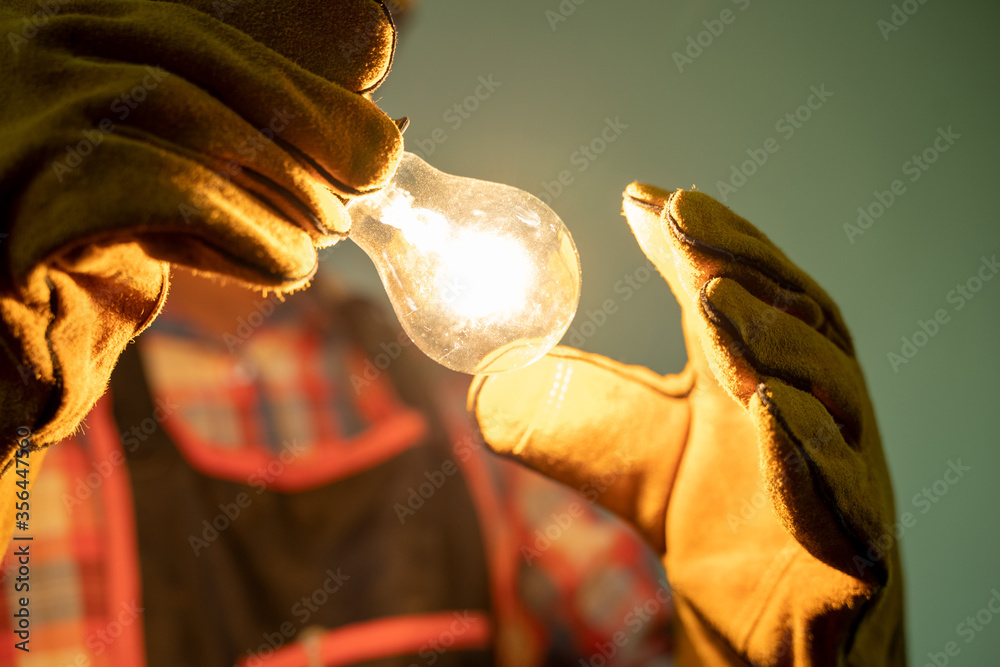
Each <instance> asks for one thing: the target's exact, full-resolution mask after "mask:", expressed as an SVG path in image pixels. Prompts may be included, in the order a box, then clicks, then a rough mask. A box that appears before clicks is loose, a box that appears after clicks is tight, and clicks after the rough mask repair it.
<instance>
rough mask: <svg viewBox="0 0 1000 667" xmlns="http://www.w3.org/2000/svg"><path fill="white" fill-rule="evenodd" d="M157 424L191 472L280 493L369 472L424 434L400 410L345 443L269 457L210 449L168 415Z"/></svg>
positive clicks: (423, 424) (418, 420) (412, 416)
mask: <svg viewBox="0 0 1000 667" xmlns="http://www.w3.org/2000/svg"><path fill="white" fill-rule="evenodd" d="M163 425H164V427H165V428H166V429H167V432H168V433H169V434H170V437H171V439H173V441H174V442H175V443H176V444H177V449H178V450H179V451H180V452H181V455H183V456H184V458H185V459H186V460H187V462H188V463H189V464H191V466H192V467H194V468H195V469H196V470H200V471H201V472H203V473H205V474H208V475H211V476H213V477H216V478H219V479H228V480H231V481H236V482H240V483H243V484H247V483H248V480H252V479H259V480H263V481H266V483H267V486H268V487H269V488H271V489H274V490H277V491H285V492H287V491H304V490H308V489H312V488H315V487H318V486H322V485H324V484H329V483H331V482H334V481H336V480H338V479H342V478H344V477H348V476H350V475H353V474H355V473H358V472H361V471H364V470H367V469H369V468H373V467H375V466H376V465H378V464H380V463H383V462H384V461H388V460H389V459H391V458H393V457H394V456H396V455H397V454H399V453H400V452H403V451H404V450H406V449H409V448H410V447H413V446H414V445H417V444H419V443H420V442H422V440H423V438H424V436H425V435H426V433H427V420H426V419H424V417H423V415H421V414H420V413H419V412H417V411H416V410H411V409H409V408H407V409H400V410H399V411H398V412H397V413H396V414H395V415H393V416H391V417H388V418H386V419H384V420H383V421H381V422H379V423H377V424H374V425H372V426H370V427H369V428H368V429H367V430H366V431H365V432H364V433H362V434H361V435H359V436H358V437H356V438H353V439H351V440H350V441H348V442H347V443H345V441H337V442H336V443H331V442H329V441H327V442H320V443H317V444H316V445H314V447H313V451H310V452H306V453H302V454H299V453H297V452H295V451H294V448H293V447H292V446H288V445H286V447H285V449H284V451H282V453H281V454H279V455H277V456H275V455H274V454H272V453H270V452H267V451H265V450H263V449H260V448H257V447H241V448H237V449H235V450H233V449H224V448H221V447H218V446H215V445H212V444H211V443H209V442H207V441H205V440H204V439H203V438H201V437H200V436H199V435H198V434H196V433H195V432H194V431H193V430H191V429H190V428H188V427H187V426H185V425H184V423H183V422H182V421H181V420H180V419H178V418H176V417H174V416H169V417H168V418H167V419H166V420H165V421H164V422H163ZM348 443H349V444H348ZM292 444H294V443H292Z"/></svg>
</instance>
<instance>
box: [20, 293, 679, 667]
mask: <svg viewBox="0 0 1000 667" xmlns="http://www.w3.org/2000/svg"><path fill="white" fill-rule="evenodd" d="M308 294H309V293H305V294H303V295H296V296H295V297H293V298H290V299H289V300H288V302H287V303H284V304H277V303H276V302H274V301H272V300H264V301H261V302H259V303H258V308H257V309H256V311H255V312H256V313H257V315H253V314H251V315H248V316H247V317H246V318H245V319H241V320H240V321H239V322H238V323H237V326H236V327H235V328H234V331H233V332H232V333H230V334H226V335H224V336H223V337H222V338H221V339H219V338H217V337H213V336H208V335H206V334H204V333H201V332H199V331H197V330H195V329H194V328H192V327H191V326H190V325H188V324H187V323H185V322H180V321H177V320H171V319H169V318H168V317H167V316H164V317H162V318H161V320H159V321H158V322H157V323H156V325H154V327H153V328H152V329H151V330H150V331H149V332H147V333H146V334H144V335H143V353H144V361H145V365H146V367H147V372H148V374H149V379H150V385H151V387H152V390H153V392H154V395H155V396H156V397H157V404H158V406H159V409H160V410H161V412H162V414H161V415H159V416H158V419H159V418H160V417H162V421H163V424H164V426H165V427H167V428H168V430H169V431H170V432H171V433H172V435H173V438H174V440H175V441H176V442H177V443H178V446H179V447H180V448H181V449H182V451H183V452H184V453H185V455H186V456H187V457H188V458H189V460H191V461H192V462H194V464H195V465H198V464H197V461H199V460H202V461H209V460H215V461H219V460H225V461H227V462H234V463H233V465H236V466H238V469H239V470H240V471H241V472H240V474H241V475H242V476H243V478H244V479H248V478H247V476H246V472H247V471H251V474H253V471H254V470H255V465H256V470H257V473H258V474H259V476H260V477H259V479H261V480H262V483H264V481H263V480H268V479H269V478H270V482H268V483H275V484H280V483H281V482H280V477H281V472H282V471H280V470H275V469H273V468H272V469H271V471H270V472H268V470H269V468H268V465H269V463H271V462H274V461H277V460H279V459H278V458H277V457H278V453H279V451H280V449H281V447H282V443H284V444H285V445H286V446H287V444H288V443H293V444H294V451H295V455H296V456H303V457H306V458H308V455H309V454H310V453H311V452H315V451H317V450H321V449H325V448H334V449H336V450H337V452H338V455H337V457H336V460H338V461H339V464H338V467H337V469H336V470H326V471H324V470H314V471H312V473H311V474H312V475H313V477H317V476H319V477H317V479H318V480H319V481H323V480H322V477H323V476H324V475H325V476H327V477H329V478H330V479H336V478H338V477H342V476H344V475H349V474H350V473H351V471H352V470H361V469H364V468H365V467H367V466H371V465H375V464H377V463H378V462H380V461H382V460H386V459H388V458H391V457H392V456H393V455H394V454H395V453H396V452H397V451H398V447H399V446H405V443H404V445H399V446H395V448H394V447H392V446H390V447H385V446H382V447H381V449H380V448H379V447H377V446H373V445H372V443H373V442H375V440H373V439H372V434H373V433H375V432H376V431H377V430H378V429H380V428H383V427H384V426H385V425H387V424H391V423H396V422H400V420H401V418H402V416H404V415H405V414H406V413H407V410H408V408H407V407H406V406H404V405H403V404H402V403H401V401H400V399H399V398H398V397H397V396H396V394H395V392H394V389H393V387H392V385H391V383H390V382H389V381H388V379H387V378H386V377H385V374H384V373H382V372H380V371H381V369H383V368H384V367H385V359H382V358H380V356H379V354H373V355H366V354H365V353H364V352H362V351H361V350H360V349H359V348H358V346H357V345H355V344H354V343H353V342H352V341H350V340H348V339H347V338H346V337H344V336H341V335H339V334H336V333H335V332H333V333H332V332H331V330H330V329H329V328H328V327H326V326H325V325H324V323H323V322H322V319H321V318H316V317H315V316H314V315H315V312H316V309H315V304H314V303H311V301H312V299H311V298H309V297H308ZM400 340H401V341H403V343H404V344H405V340H404V339H400ZM392 351H393V350H386V352H385V353H386V355H387V357H386V358H388V357H391V356H392V355H391V354H390V353H391V352H392ZM390 362H391V359H390ZM448 378H449V379H447V380H446V381H445V382H444V383H443V385H444V386H443V389H442V397H443V398H442V403H443V404H444V405H446V410H445V412H446V413H447V415H448V418H449V421H450V423H451V424H452V425H453V426H454V430H453V433H454V438H453V440H454V445H453V451H454V454H455V458H456V460H461V461H465V462H467V464H466V467H465V468H463V471H464V472H463V474H466V475H467V476H469V475H470V474H471V475H472V476H478V479H470V489H471V490H472V491H473V492H474V495H478V498H477V502H479V503H480V504H481V505H482V506H484V507H489V508H490V512H491V513H492V515H491V517H489V518H488V520H485V521H481V525H482V529H483V531H484V533H485V535H484V538H485V540H486V547H487V553H488V554H489V556H490V567H491V570H493V571H494V572H492V574H493V575H495V577H494V578H495V581H496V584H495V585H496V587H497V589H496V595H495V598H496V600H497V604H496V606H497V609H496V610H495V615H496V617H497V624H498V626H504V627H507V628H509V629H510V628H512V629H513V630H512V631H510V632H507V633H505V634H504V636H498V637H495V638H494V640H495V641H496V642H499V643H504V642H506V643H508V644H509V646H508V647H507V650H506V651H502V652H501V654H503V655H508V656H511V655H516V656H517V658H516V664H518V665H542V664H549V665H558V664H564V665H582V666H588V665H592V666H594V667H601V666H604V665H670V664H672V662H671V660H670V659H669V658H668V657H665V656H666V655H667V653H668V652H669V650H668V649H669V646H668V640H667V636H668V626H669V622H670V619H671V617H672V605H671V599H670V593H669V589H668V588H667V586H666V583H665V577H664V573H663V571H662V569H661V566H660V564H659V562H658V561H657V559H656V557H655V555H654V554H653V553H652V552H651V551H650V550H648V549H647V548H646V547H645V546H644V545H643V544H642V542H641V540H640V539H639V538H638V536H637V535H635V534H634V533H633V532H632V531H631V530H630V529H628V528H627V527H625V526H624V525H623V524H622V523H621V522H619V521H617V520H616V519H614V518H612V517H611V516H610V515H609V514H608V513H607V512H605V511H604V510H603V509H601V508H600V507H598V506H596V505H595V504H593V502H592V498H593V495H590V494H588V496H584V495H580V494H577V493H575V492H573V491H572V490H570V489H567V488H565V487H563V486H561V485H558V484H556V483H554V482H552V481H550V480H547V479H545V478H543V477H541V476H540V475H538V474H536V473H534V472H532V471H529V470H527V469H526V468H524V467H522V466H519V465H516V464H514V463H511V462H509V461H506V460H503V459H500V458H498V457H495V456H494V455H492V454H491V453H490V452H489V451H488V449H487V448H486V447H485V446H484V445H483V444H482V442H481V441H480V440H479V439H478V438H477V437H475V436H474V435H473V431H472V430H471V429H469V428H468V425H467V424H464V423H463V422H464V420H465V419H466V417H465V414H464V410H463V409H462V408H461V406H462V399H463V398H464V390H465V387H466V386H467V381H465V380H462V379H459V378H457V377H455V376H448ZM109 422H110V415H109V406H108V404H107V400H106V399H102V402H101V403H100V404H98V406H97V407H96V408H95V410H94V411H93V413H92V414H91V416H90V417H88V419H87V421H86V424H85V427H84V429H83V431H82V433H80V434H79V435H78V436H76V437H74V438H71V439H70V440H68V441H66V442H63V443H61V444H60V445H58V446H56V447H53V448H51V451H49V452H48V454H47V458H46V460H45V465H44V468H43V470H42V472H41V474H40V475H39V477H38V480H37V482H36V483H35V485H34V487H33V489H32V491H31V508H32V524H31V526H32V536H33V540H32V542H31V582H30V585H31V589H30V590H31V597H30V599H31V603H30V604H31V607H30V609H31V641H30V648H31V650H30V652H27V653H26V652H23V651H20V650H16V649H15V648H13V645H14V643H15V641H16V639H15V637H14V635H13V634H12V632H13V628H12V627H10V628H8V629H5V630H4V631H3V632H2V634H3V636H5V637H7V639H5V640H3V641H0V664H3V665H17V666H19V667H40V666H50V665H51V666H67V667H69V666H73V667H78V666H79V667H101V666H104V665H117V664H133V661H135V660H138V661H139V662H141V660H142V631H141V628H142V606H141V605H142V602H141V593H140V592H139V591H138V590H136V589H129V588H128V586H126V585H124V584H122V583H121V581H120V579H121V577H120V576H119V574H120V572H121V571H122V570H123V569H124V570H127V569H128V568H129V567H132V568H134V567H136V565H135V557H134V555H132V561H131V565H130V564H129V562H128V558H129V555H128V554H125V553H124V552H123V551H122V549H120V548H116V546H115V545H116V540H117V541H118V542H121V540H120V535H119V534H120V533H121V532H122V531H123V530H124V529H123V528H122V526H120V525H118V524H120V523H121V522H122V521H123V519H122V517H121V516H119V515H117V514H116V513H114V512H111V511H109V509H108V508H109V507H111V506H112V504H113V503H114V502H115V501H116V500H117V498H118V497H126V498H127V497H128V496H127V493H128V492H127V488H128V479H127V477H128V476H127V471H126V470H125V466H124V465H121V461H120V458H119V457H120V446H121V443H108V442H102V441H101V440H102V433H103V432H105V431H107V429H106V428H105V425H106V424H108V423H109ZM155 426H156V425H154V427H155ZM138 428H140V432H139V433H136V434H134V435H135V436H136V437H141V428H142V427H141V425H140V427H138ZM127 437H130V436H129V434H128V433H123V434H122V442H126V438H127ZM104 440H107V438H104ZM115 447H118V448H119V449H117V450H116V449H115ZM116 451H118V452H119V457H116V456H115V452H116ZM470 466H471V467H470ZM470 471H471V472H470ZM304 474H305V473H304ZM315 481H317V480H313V482H314V483H315ZM594 483H595V486H597V488H598V490H600V487H599V481H596V480H595V482H594ZM123 494H125V495H123ZM399 500H400V499H397V498H386V503H389V504H392V503H396V502H398V501H399ZM404 502H405V501H404ZM137 520H139V521H141V520H142V517H137ZM14 549H15V547H14V546H13V545H12V546H11V547H10V548H9V549H8V552H7V556H6V557H5V559H4V561H3V563H2V566H0V590H2V591H3V594H2V595H0V613H2V618H3V619H4V620H3V621H0V625H10V624H11V619H12V611H11V610H13V609H16V608H17V598H18V597H19V596H20V595H22V593H18V592H16V591H15V589H14V585H13V584H14V579H15V577H16V574H17V570H18V565H17V561H16V558H13V552H14ZM116 582H117V583H116ZM515 617H516V618H515ZM279 653H280V652H278V653H275V657H277V656H278V655H279ZM135 664H138V663H135ZM263 664H267V661H265V662H264V663H263ZM276 664H277V663H276ZM282 664H291V663H287V662H286V663H282ZM302 664H305V663H302ZM310 664H321V663H318V662H317V663H310ZM322 664H342V663H333V662H330V663H322ZM426 664H429V663H426Z"/></svg>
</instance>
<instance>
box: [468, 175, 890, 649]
mask: <svg viewBox="0 0 1000 667" xmlns="http://www.w3.org/2000/svg"><path fill="white" fill-rule="evenodd" d="M624 213H625V215H626V217H627V218H628V222H629V224H630V225H631V227H632V230H633V232H634V233H635V236H636V239H637V240H638V241H639V244H640V245H641V246H642V249H643V250H644V252H645V253H646V255H647V256H648V257H649V259H650V260H651V261H652V262H653V263H654V264H655V265H656V266H657V268H658V269H659V270H660V272H661V273H662V274H663V276H664V277H665V278H666V280H667V282H668V283H669V284H670V287H671V289H672V290H673V292H674V295H675V296H676V298H677V300H678V302H680V305H681V310H682V318H683V319H682V321H683V328H684V339H685V342H686V345H687V350H688V357H689V361H688V364H687V366H686V368H685V369H684V371H683V372H682V373H680V374H679V375H674V376H665V377H662V376H659V375H657V374H655V373H653V372H651V371H649V370H648V369H645V368H641V367H634V366H625V365H622V364H619V363H617V362H615V361H612V360H610V359H606V358H604V357H600V356H597V355H593V354H588V353H585V352H581V351H578V350H574V349H570V348H556V350H555V351H554V352H553V353H551V354H550V355H548V356H547V357H545V358H544V359H543V360H541V361H540V362H538V363H537V364H535V365H533V366H529V367H528V368H526V369H523V370H520V371H513V372H510V373H503V374H499V375H490V376H479V377H477V378H476V380H475V381H474V382H473V386H472V388H471V390H470V394H469V406H470V410H472V411H473V413H474V415H475V417H476V419H477V420H478V422H479V424H480V428H481V430H482V433H483V436H484V438H485V439H486V442H487V443H489V444H490V446H491V447H493V448H494V449H495V450H496V451H497V452H499V453H502V454H505V455H508V456H512V457H514V458H516V459H518V460H520V461H523V462H524V463H526V464H527V465H529V466H531V467H533V468H535V469H537V470H539V471H541V472H543V473H545V474H548V475H549V476H551V477H553V478H555V479H557V480H560V481H562V482H564V483H566V484H569V485H570V486H573V487H576V488H581V487H583V486H584V485H585V484H587V483H588V482H592V481H593V480H594V479H598V478H599V479H601V482H602V484H601V487H600V488H605V483H607V482H608V480H609V475H608V474H607V472H608V471H615V474H614V481H613V482H611V483H610V486H608V487H607V488H606V490H605V491H604V492H603V493H602V495H601V496H600V499H599V502H601V503H603V504H604V505H605V506H606V507H608V508H609V509H611V510H612V511H614V512H616V513H617V514H619V515H620V516H621V517H623V518H624V519H626V520H627V521H629V522H631V523H632V524H634V525H635V526H636V527H637V528H638V529H639V530H640V531H641V532H642V534H643V535H644V536H645V537H646V539H647V540H648V541H649V543H650V544H651V545H653V546H654V547H655V548H656V549H658V550H659V551H660V552H661V553H662V554H664V556H663V562H664V565H665V567H666V571H667V576H668V579H669V581H670V583H671V585H672V587H673V590H674V594H675V602H676V608H677V614H678V618H679V621H680V627H679V628H678V637H677V660H678V664H679V665H702V664H745V662H747V661H749V662H751V663H752V664H754V665H902V664H904V662H905V642H904V634H903V619H902V616H903V608H902V582H901V572H900V565H899V559H898V554H897V550H896V546H895V540H894V539H893V538H894V534H893V532H892V528H891V526H892V523H893V517H894V509H893V497H892V489H891V486H890V482H889V475H888V471H887V468H886V464H885V460H884V457H883V453H882V447H881V443H880V439H879V434H878V429H877V426H876V424H875V416H874V413H873V411H872V406H871V402H870V400H869V398H868V392H867V389H866V388H865V382H864V378H863V377H862V374H861V369H860V368H859V366H858V361H857V359H856V358H855V354H854V348H853V345H852V343H851V339H850V335H849V334H848V331H847V328H846V327H845V326H844V323H843V320H842V319H841V316H840V313H839V311H838V309H837V306H836V305H835V304H834V303H833V301H831V299H830V297H829V296H828V295H827V294H826V293H825V292H824V291H823V290H822V289H821V288H820V287H819V286H818V285H817V284H816V283H815V282H813V280H812V279H810V278H809V276H807V275H806V274H805V273H803V272H802V271H801V270H800V269H799V268H798V267H796V266H795V265H794V264H792V262H791V261H789V260H788V258H787V257H785V255H784V254H783V253H782V252H781V251H780V250H778V248H776V247H775V246H774V245H773V244H772V243H771V242H770V241H769V240H768V239H767V238H766V237H765V236H764V235H763V234H762V233H761V232H759V231H758V230H757V229H755V228H754V227H753V226H752V225H751V224H750V223H749V222H747V221H746V220H744V219H743V218H741V217H739V216H738V215H736V214H735V213H733V212H732V211H730V210H729V209H728V208H726V207H725V206H723V205H722V204H720V203H719V202H717V201H715V200H714V199H712V198H711V197H709V196H707V195H704V194H702V193H700V192H686V191H676V192H673V193H671V192H668V191H664V190H660V189H658V188H654V187H650V186H645V185H639V184H632V185H631V186H629V188H628V189H627V190H626V192H625V200H624ZM588 488H591V489H593V488H595V485H594V484H590V485H589V486H588Z"/></svg>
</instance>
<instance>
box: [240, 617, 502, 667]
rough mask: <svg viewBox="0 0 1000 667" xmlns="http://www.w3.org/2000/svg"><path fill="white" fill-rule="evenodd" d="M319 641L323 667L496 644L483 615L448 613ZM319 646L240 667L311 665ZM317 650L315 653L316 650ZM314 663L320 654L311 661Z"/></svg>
mask: <svg viewBox="0 0 1000 667" xmlns="http://www.w3.org/2000/svg"><path fill="white" fill-rule="evenodd" d="M318 639H319V647H318V648H319V656H318V657H319V664H321V665H323V667H340V666H341V665H353V664H356V663H359V662H366V661H368V660H378V659H380V658H391V657H393V656H400V655H409V654H414V653H416V654H419V655H420V656H421V657H429V656H430V655H431V654H433V655H435V656H437V655H440V654H441V653H444V652H445V651H456V650H463V649H465V650H487V649H489V648H490V646H491V644H492V641H493V627H492V621H491V619H490V617H489V616H488V615H486V614H484V613H482V612H471V611H446V612H439V613H435V614H419V615H411V616H395V617H392V618H380V619H376V620H373V621H363V622H361V623H352V624H351V625H345V626H343V627H341V628H337V629H335V630H330V631H328V632H324V633H323V634H322V635H320V636H319V637H318ZM314 646H315V644H313V643H312V642H310V641H309V640H308V639H303V640H302V641H299V642H297V643H295V644H293V645H291V646H287V647H285V648H281V649H278V650H277V651H275V652H274V653H272V654H270V655H269V656H261V655H257V656H254V657H250V658H246V659H245V660H241V661H240V662H239V663H238V665H239V667H250V664H251V662H252V664H253V665H254V667H256V666H258V665H261V666H266V667H302V666H303V665H311V664H315V663H314V662H311V661H310V655H309V652H310V651H309V649H310V647H314ZM313 650H315V649H313ZM312 658H313V659H314V660H315V658H316V656H315V654H314V655H313V656H312Z"/></svg>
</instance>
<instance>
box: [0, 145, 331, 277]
mask: <svg viewBox="0 0 1000 667" xmlns="http://www.w3.org/2000/svg"><path fill="white" fill-rule="evenodd" d="M98 148H99V149H100V150H95V151H94V153H93V154H91V155H90V156H89V157H88V158H87V160H88V165H87V166H88V168H87V169H78V170H77V171H76V172H74V174H73V178H65V179H64V181H63V182H62V183H59V182H58V181H57V177H56V176H55V175H54V174H53V173H52V172H51V171H44V172H42V173H40V174H39V175H38V176H37V177H36V178H35V179H33V180H32V182H31V184H30V186H29V187H28V188H27V189H26V190H25V191H24V192H23V193H22V195H21V198H20V203H19V206H20V210H21V211H23V212H24V214H23V215H20V216H18V218H17V219H16V220H15V221H14V227H13V228H12V231H11V235H10V239H9V245H10V247H9V248H8V255H7V257H8V261H9V262H10V267H11V271H12V274H13V275H14V276H15V277H16V278H17V279H18V280H19V281H21V282H23V281H24V279H25V277H26V276H27V275H28V273H29V272H30V271H31V270H32V269H33V268H35V267H37V266H39V265H41V264H43V263H44V262H46V261H48V260H49V259H50V258H51V256H52V255H53V254H54V253H56V252H70V251H72V250H73V249H74V247H76V246H78V245H79V244H80V243H83V242H94V243H100V242H102V241H105V240H107V241H114V242H118V243H127V242H129V241H135V240H139V241H141V242H142V243H143V245H144V246H145V248H146V251H147V253H148V254H149V255H150V256H152V257H155V258H156V259H160V260H164V261H169V262H172V263H177V264H183V265H186V266H191V267H193V268H196V269H201V270H204V271H210V272H213V273H223V274H226V275H230V276H233V277H235V278H238V279H240V280H243V281H245V282H247V283H249V284H252V285H257V286H262V287H269V288H275V289H280V290H290V289H295V288H297V287H300V286H302V285H304V284H305V283H306V282H308V280H309V279H310V278H311V276H312V275H313V273H314V272H315V269H316V250H315V248H314V246H313V244H312V241H311V239H310V238H309V235H308V234H306V233H305V232H304V231H302V230H301V229H299V228H298V227H296V226H294V225H290V224H288V223H287V222H286V221H285V220H284V219H283V218H281V217H280V216H278V215H277V214H276V213H275V212H274V211H273V210H272V209H270V208H269V207H267V206H266V205H264V204H263V203H262V202H261V201H260V200H258V199H257V198H256V197H254V196H252V195H251V194H249V193H247V192H246V191H244V190H242V189H241V188H239V187H237V186H236V185H234V184H232V183H230V182H229V181H228V180H226V179H224V178H222V177H220V176H219V175H218V174H217V173H215V172H212V171H209V170H208V169H206V168H205V167H204V166H202V165H201V164H199V163H197V162H193V161H191V160H189V159H187V158H186V157H184V156H182V155H179V154H177V153H171V152H168V151H165V150H163V149H160V148H158V147H156V146H154V145H151V144H150V143H147V142H140V141H136V140H134V139H131V138H129V137H126V136H124V135H121V136H119V135H111V136H109V137H107V138H106V139H105V140H104V141H103V142H102V143H101V145H100V146H99V147H98ZM122 164H128V165H129V166H130V168H129V169H127V170H120V169H119V166H120V165H122ZM109 174H116V175H115V177H114V178H110V177H109V176H108V175H109ZM57 190H58V191H59V193H60V196H58V197H53V196H51V193H52V192H54V191H57ZM94 201H98V202H100V203H101V204H102V205H93V204H92V202H94Z"/></svg>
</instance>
